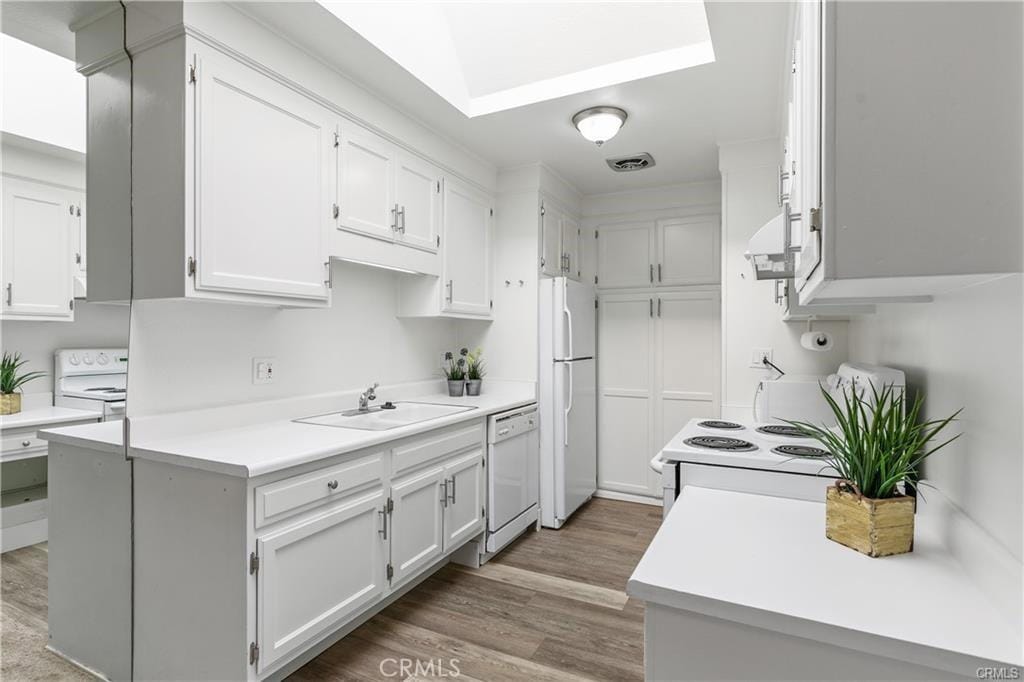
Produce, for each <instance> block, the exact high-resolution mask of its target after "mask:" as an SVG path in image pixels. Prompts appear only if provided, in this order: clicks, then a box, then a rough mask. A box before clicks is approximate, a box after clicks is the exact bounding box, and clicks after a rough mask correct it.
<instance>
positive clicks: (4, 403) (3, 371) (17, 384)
mask: <svg viewBox="0 0 1024 682" xmlns="http://www.w3.org/2000/svg"><path fill="white" fill-rule="evenodd" d="M27 362H28V360H23V359H22V358H21V353H8V352H6V351H4V354H3V357H2V358H0V414H17V413H18V412H21V391H20V389H21V387H22V386H23V385H24V384H26V383H28V382H29V381H32V380H33V379H38V378H39V377H41V376H45V374H44V373H43V372H23V371H21V368H22V367H24V366H25V364H26V363H27Z"/></svg>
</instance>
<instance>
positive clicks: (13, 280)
mask: <svg viewBox="0 0 1024 682" xmlns="http://www.w3.org/2000/svg"><path fill="white" fill-rule="evenodd" d="M0 181H2V184H3V226H2V232H3V276H2V280H3V308H2V311H3V314H2V315H0V319H3V320H37V321H46V320H52V321H71V320H73V319H74V302H73V298H74V291H73V283H72V272H73V271H74V269H75V265H74V259H73V255H72V250H71V240H72V239H73V238H74V239H76V240H77V239H78V234H77V231H76V232H75V233H74V234H72V231H73V230H74V229H75V228H76V227H77V221H76V217H75V205H76V204H75V200H76V198H77V196H78V193H76V192H72V191H69V190H66V189H62V188H59V187H54V186H51V185H47V184H43V183H39V182H30V181H28V180H23V179H20V178H11V177H7V176H3V177H2V178H0Z"/></svg>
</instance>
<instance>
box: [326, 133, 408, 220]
mask: <svg viewBox="0 0 1024 682" xmlns="http://www.w3.org/2000/svg"><path fill="white" fill-rule="evenodd" d="M394 166H395V148H394V147H393V146H392V145H391V144H390V143H389V142H388V141H387V140H385V139H383V138H381V137H378V136H376V135H374V134H373V133H370V132H368V131H365V130H362V129H360V128H355V127H351V126H350V127H348V128H342V131H341V141H340V147H339V149H338V181H339V183H340V187H341V189H340V192H339V195H340V206H339V214H338V225H339V227H341V228H342V229H345V230H351V231H353V232H359V233H362V234H367V235H370V236H371V237H379V238H381V239H387V240H391V239H394V236H395V231H394V225H395V220H396V216H395V213H394V211H395V192H394V186H393V178H394V173H395V170H394Z"/></svg>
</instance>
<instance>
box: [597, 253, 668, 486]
mask: <svg viewBox="0 0 1024 682" xmlns="http://www.w3.org/2000/svg"><path fill="white" fill-rule="evenodd" d="M603 237H604V235H602V236H601V238H603ZM651 312H652V299H651V297H650V296H648V295H643V294H636V295H633V294H630V295H611V296H602V297H601V300H600V307H599V310H598V354H597V357H598V396H599V397H598V420H597V421H598V446H597V453H598V459H597V477H598V487H599V488H602V489H605V490H615V491H619V492H625V493H632V494H638V495H652V494H656V493H657V489H656V488H654V487H652V483H651V480H650V477H649V476H648V474H647V472H648V471H649V469H648V467H647V463H648V462H649V461H650V459H651V457H653V456H654V452H653V451H652V447H651V433H652V431H653V428H652V427H653V425H652V418H651V415H652V407H651V405H652V401H653V400H654V391H653V387H652V377H651V374H652V371H653V348H654V339H653V335H654V320H653V318H652V317H651Z"/></svg>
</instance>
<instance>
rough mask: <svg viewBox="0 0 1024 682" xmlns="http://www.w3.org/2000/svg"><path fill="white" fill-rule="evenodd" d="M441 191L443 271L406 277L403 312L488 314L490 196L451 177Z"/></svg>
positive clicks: (479, 316)
mask: <svg viewBox="0 0 1024 682" xmlns="http://www.w3.org/2000/svg"><path fill="white" fill-rule="evenodd" d="M441 192H442V197H443V201H444V204H443V218H442V221H441V232H442V233H441V235H440V249H441V276H440V277H409V278H405V279H404V280H403V281H402V284H401V290H400V296H399V316H400V317H462V318H475V319H490V317H491V310H492V297H491V287H492V282H491V267H492V263H491V260H492V258H493V256H492V253H491V243H492V230H493V223H494V208H493V202H492V199H491V197H490V196H488V195H486V194H484V193H483V192H481V191H479V190H477V189H475V188H473V187H471V186H470V185H468V184H467V183H465V182H462V181H461V180H458V179H456V178H452V177H445V178H444V180H443V181H442V182H441Z"/></svg>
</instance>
